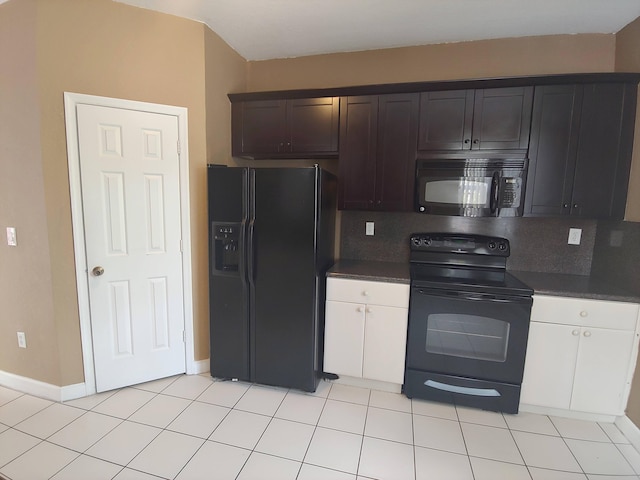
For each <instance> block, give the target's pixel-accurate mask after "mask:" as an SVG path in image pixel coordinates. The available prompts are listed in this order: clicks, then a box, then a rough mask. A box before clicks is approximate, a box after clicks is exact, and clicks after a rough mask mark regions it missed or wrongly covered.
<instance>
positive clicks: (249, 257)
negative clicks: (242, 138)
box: [247, 169, 256, 285]
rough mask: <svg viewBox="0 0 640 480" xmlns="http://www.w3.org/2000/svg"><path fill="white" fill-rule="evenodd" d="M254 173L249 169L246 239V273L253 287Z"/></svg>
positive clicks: (254, 261)
mask: <svg viewBox="0 0 640 480" xmlns="http://www.w3.org/2000/svg"><path fill="white" fill-rule="evenodd" d="M255 191H256V172H255V171H254V170H253V169H249V188H248V193H249V198H248V207H249V208H248V217H249V228H248V239H247V264H248V265H247V267H248V268H247V273H248V275H249V283H250V284H251V285H255V279H256V276H255V273H256V272H255V270H256V257H255V223H256V203H255V202H256V197H255Z"/></svg>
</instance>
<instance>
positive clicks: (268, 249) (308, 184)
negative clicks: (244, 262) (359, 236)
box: [248, 168, 319, 391]
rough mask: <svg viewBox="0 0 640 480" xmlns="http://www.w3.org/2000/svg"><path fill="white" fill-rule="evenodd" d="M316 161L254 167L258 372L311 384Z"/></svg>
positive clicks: (264, 379) (278, 380) (268, 380)
mask: <svg viewBox="0 0 640 480" xmlns="http://www.w3.org/2000/svg"><path fill="white" fill-rule="evenodd" d="M318 173H319V171H318V170H317V169H315V168H290V169H289V168H267V169H255V170H253V171H252V174H251V175H252V180H251V181H250V183H251V184H253V186H254V189H253V196H252V197H251V199H250V211H251V213H250V217H253V218H250V221H249V223H250V227H249V234H248V235H249V237H250V239H251V244H252V247H251V249H250V251H251V254H250V257H251V260H250V261H251V262H252V264H251V266H250V268H249V276H250V283H251V284H252V286H253V287H254V291H253V299H254V305H253V315H252V320H251V321H252V327H253V328H252V332H253V342H252V345H253V352H254V355H253V359H252V366H253V369H254V380H255V381H256V382H259V383H264V384H270V385H279V386H284V387H292V388H298V389H301V390H307V391H314V390H315V388H316V386H317V374H316V364H317V362H316V361H315V360H316V356H317V341H318V298H317V284H318V272H317V269H316V243H317V239H318V232H317V217H318V204H317V201H318V195H317V192H318V183H319V175H318Z"/></svg>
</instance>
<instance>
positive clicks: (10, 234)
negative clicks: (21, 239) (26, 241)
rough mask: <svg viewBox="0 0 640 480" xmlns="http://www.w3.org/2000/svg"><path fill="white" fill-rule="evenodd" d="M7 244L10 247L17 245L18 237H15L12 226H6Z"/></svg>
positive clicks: (14, 230)
mask: <svg viewBox="0 0 640 480" xmlns="http://www.w3.org/2000/svg"><path fill="white" fill-rule="evenodd" d="M7 245H9V246H10V247H16V246H17V245H18V238H17V237H16V229H15V228H14V227H7Z"/></svg>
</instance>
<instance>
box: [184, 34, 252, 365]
mask: <svg viewBox="0 0 640 480" xmlns="http://www.w3.org/2000/svg"><path fill="white" fill-rule="evenodd" d="M204 47H205V60H206V62H205V90H206V103H205V106H206V115H207V125H206V137H207V158H206V162H202V163H198V164H197V165H195V166H192V168H191V179H190V188H191V213H192V217H193V218H196V217H197V218H198V221H197V222H195V223H192V224H191V234H192V235H193V241H192V252H191V253H192V255H193V302H194V306H195V308H197V309H198V310H199V311H200V312H202V315H201V316H200V317H199V318H198V321H197V322H196V323H195V325H194V336H195V343H196V358H198V359H205V358H209V263H208V262H209V247H208V240H207V239H208V230H207V223H208V222H207V174H206V169H207V165H206V164H207V163H217V164H222V165H227V164H229V163H231V103H230V102H229V98H228V97H227V93H229V92H236V91H243V90H245V89H246V79H247V62H246V60H245V59H244V58H242V57H241V56H240V55H238V54H237V53H236V52H235V51H234V50H232V49H231V48H230V47H229V46H228V45H227V44H226V43H225V42H224V41H223V40H222V39H221V38H220V37H219V36H218V35H216V34H215V33H214V32H212V31H211V30H209V29H208V28H205V36H204Z"/></svg>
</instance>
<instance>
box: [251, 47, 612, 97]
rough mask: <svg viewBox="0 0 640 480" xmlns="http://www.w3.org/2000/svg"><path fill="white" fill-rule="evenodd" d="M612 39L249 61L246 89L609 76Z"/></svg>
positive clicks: (405, 49) (435, 48)
mask: <svg viewBox="0 0 640 480" xmlns="http://www.w3.org/2000/svg"><path fill="white" fill-rule="evenodd" d="M614 52H615V37H614V35H555V36H546V37H525V38H509V39H500V40H485V41H478V42H462V43H447V44H441V45H427V46H420V47H406V48H394V49H388V50H371V51H365V52H353V53H340V54H331V55H316V56H310V57H301V58H292V59H283V60H265V61H257V62H249V84H248V87H249V90H250V91H261V90H286V89H295V88H324V87H339V86H347V85H370V84H377V83H398V82H418V81H429V80H456V79H466V78H489V77H500V76H521V75H542V74H554V73H574V72H611V71H613V67H614Z"/></svg>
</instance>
